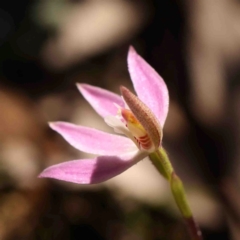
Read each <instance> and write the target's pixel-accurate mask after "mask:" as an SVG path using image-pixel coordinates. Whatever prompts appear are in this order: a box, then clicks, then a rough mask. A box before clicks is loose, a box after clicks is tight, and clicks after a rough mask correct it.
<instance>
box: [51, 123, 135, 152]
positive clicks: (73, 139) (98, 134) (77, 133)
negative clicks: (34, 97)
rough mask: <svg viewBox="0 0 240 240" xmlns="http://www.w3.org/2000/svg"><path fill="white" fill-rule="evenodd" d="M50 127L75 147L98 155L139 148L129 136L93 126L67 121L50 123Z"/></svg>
mask: <svg viewBox="0 0 240 240" xmlns="http://www.w3.org/2000/svg"><path fill="white" fill-rule="evenodd" d="M50 127H51V128H52V129H53V130H55V131H56V132H58V133H59V134H61V135H62V136H63V138H64V139H65V140H66V141H67V142H68V143H69V144H71V145H72V146H73V147H75V148H77V149H78V150H80V151H83V152H88V153H92V154H97V155H107V156H113V155H119V154H121V155H122V154H124V153H127V152H130V151H132V150H133V149H137V147H136V146H135V144H134V143H133V142H132V141H131V140H130V139H128V138H126V137H122V136H118V135H114V134H110V133H106V132H102V131H99V130H96V129H93V128H88V127H83V126H77V125H74V124H71V123H66V122H55V123H50Z"/></svg>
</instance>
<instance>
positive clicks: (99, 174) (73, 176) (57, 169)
mask: <svg viewBox="0 0 240 240" xmlns="http://www.w3.org/2000/svg"><path fill="white" fill-rule="evenodd" d="M146 156H147V155H146V153H144V152H135V153H132V154H130V155H128V156H127V157H120V156H101V157H97V158H94V159H81V160H73V161H69V162H63V163H60V164H56V165H53V166H51V167H48V168H46V169H45V170H44V171H43V172H42V173H41V174H40V175H39V176H38V177H39V178H53V179H58V180H63V181H66V182H73V183H78V184H95V183H100V182H103V181H106V180H108V179H110V178H113V177H115V176H117V175H119V174H120V173H122V172H124V171H125V170H127V169H128V168H130V167H131V166H133V165H134V164H136V163H137V162H138V161H140V160H142V159H143V158H145V157H146Z"/></svg>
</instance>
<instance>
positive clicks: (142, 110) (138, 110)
mask: <svg viewBox="0 0 240 240" xmlns="http://www.w3.org/2000/svg"><path fill="white" fill-rule="evenodd" d="M120 90H121V93H122V96H123V98H124V100H125V102H126V103H127V105H128V106H129V108H130V109H131V111H132V112H133V114H134V116H135V117H136V118H137V120H138V121H139V122H140V123H141V124H142V126H143V128H144V129H145V130H146V134H147V136H148V138H150V139H151V141H152V143H153V145H154V147H155V150H157V149H158V148H159V146H160V143H161V140H162V129H161V126H160V125H159V123H158V120H157V119H156V117H155V116H154V114H153V113H152V112H151V110H150V109H149V108H148V107H147V106H146V105H145V104H144V103H143V102H142V101H141V100H140V99H139V98H138V97H137V96H135V95H134V94H133V93H132V92H130V91H129V90H128V89H127V88H126V87H123V86H121V87H120ZM142 137H143V138H144V140H146V138H147V137H145V136H142Z"/></svg>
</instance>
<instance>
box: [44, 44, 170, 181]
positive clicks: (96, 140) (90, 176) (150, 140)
mask: <svg viewBox="0 0 240 240" xmlns="http://www.w3.org/2000/svg"><path fill="white" fill-rule="evenodd" d="M128 68H129V73H130V77H131V80H132V82H133V85H134V89H135V91H136V93H137V95H138V96H136V95H135V94H133V93H132V92H131V91H130V90H128V89H127V88H125V87H123V86H121V87H120V92H121V96H120V95H117V94H115V93H112V92H109V91H107V90H104V89H101V88H99V87H95V86H91V85H88V84H77V87H78V89H79V91H80V92H81V94H82V95H83V97H84V98H85V99H86V100H87V101H88V102H89V103H90V104H91V106H92V107H93V108H94V109H95V110H96V112H97V113H98V114H99V115H100V116H101V117H102V118H103V119H104V121H105V122H106V123H107V124H108V125H109V126H110V127H112V128H113V129H114V131H115V132H116V133H117V134H110V133H106V132H102V131H99V130H96V129H93V128H88V127H84V126H77V125H74V124H71V123H67V122H54V123H50V127H51V128H52V129H53V130H55V131H57V132H58V133H59V134H61V135H62V136H63V138H64V139H65V140H66V141H67V142H68V143H70V144H71V145H72V146H73V147H75V148H77V149H78V150H80V151H83V152H87V153H91V154H95V155H99V156H97V157H95V158H93V159H78V160H72V161H67V162H63V163H60V164H57V165H53V166H51V167H49V168H47V169H45V170H44V171H43V172H42V173H41V174H40V177H48V178H55V179H59V180H64V181H68V182H74V183H80V184H93V183H100V182H103V181H106V180H108V179H110V178H112V177H114V176H116V175H118V174H120V173H122V172H123V171H125V170H127V169H128V168H129V167H131V166H133V165H134V164H136V163H137V162H139V161H140V160H142V159H144V158H145V157H147V156H149V154H151V153H154V152H156V151H157V150H158V149H159V148H160V147H161V143H162V128H163V126H164V122H165V120H166V117H167V113H168V102H169V96H168V89H167V87H166V84H165V82H164V81H163V79H162V78H161V77H160V76H159V75H158V74H157V72H156V71H155V70H154V69H153V68H152V67H151V66H150V65H149V64H148V63H147V62H146V61H145V60H144V59H143V58H141V57H140V56H139V55H138V54H137V53H136V51H135V50H134V48H133V47H130V48H129V53H128Z"/></svg>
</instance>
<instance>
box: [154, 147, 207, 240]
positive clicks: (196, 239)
mask: <svg viewBox="0 0 240 240" xmlns="http://www.w3.org/2000/svg"><path fill="white" fill-rule="evenodd" d="M149 158H150V160H151V161H152V163H153V164H154V166H155V167H156V168H157V170H158V171H159V172H160V173H161V174H162V175H163V176H164V177H165V178H166V179H167V180H168V182H169V183H170V186H171V190H172V194H173V196H174V199H175V202H176V204H177V206H178V208H179V210H180V212H181V214H182V216H183V218H184V220H185V222H186V224H187V227H188V229H189V233H190V235H191V239H192V240H202V239H203V238H202V233H201V231H200V229H199V227H198V225H197V224H196V222H195V220H194V218H193V214H192V211H191V209H190V207H189V204H188V201H187V198H186V193H185V190H184V186H183V183H182V181H181V179H180V178H179V177H178V176H177V174H176V173H175V171H174V169H173V167H172V164H171V162H170V160H169V158H168V155H167V153H166V151H165V150H164V149H163V148H160V149H158V151H156V152H154V153H151V154H150V155H149Z"/></svg>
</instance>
